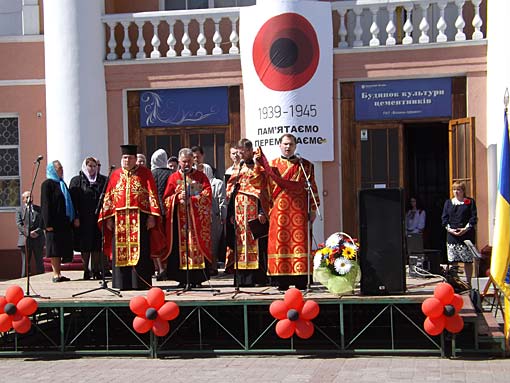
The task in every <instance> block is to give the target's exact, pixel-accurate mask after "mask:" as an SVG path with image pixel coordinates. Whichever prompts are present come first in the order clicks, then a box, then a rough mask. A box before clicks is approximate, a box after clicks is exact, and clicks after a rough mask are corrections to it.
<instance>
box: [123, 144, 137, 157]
mask: <svg viewBox="0 0 510 383" xmlns="http://www.w3.org/2000/svg"><path fill="white" fill-rule="evenodd" d="M120 150H121V152H122V155H125V154H127V155H130V156H131V155H132V156H136V153H137V151H138V147H137V146H136V145H132V144H126V145H121V146H120Z"/></svg>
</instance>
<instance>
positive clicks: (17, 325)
mask: <svg viewBox="0 0 510 383" xmlns="http://www.w3.org/2000/svg"><path fill="white" fill-rule="evenodd" d="M12 327H13V328H14V330H15V331H16V332H17V333H20V334H26V333H27V332H29V331H30V327H32V322H31V321H30V319H28V318H27V317H26V316H23V317H21V319H20V320H16V321H14V320H13V321H12Z"/></svg>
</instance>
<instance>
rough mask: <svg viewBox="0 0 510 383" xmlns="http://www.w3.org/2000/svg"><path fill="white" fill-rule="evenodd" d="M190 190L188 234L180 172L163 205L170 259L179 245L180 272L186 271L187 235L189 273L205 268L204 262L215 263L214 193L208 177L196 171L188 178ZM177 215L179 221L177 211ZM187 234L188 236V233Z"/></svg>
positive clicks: (170, 182) (168, 186)
mask: <svg viewBox="0 0 510 383" xmlns="http://www.w3.org/2000/svg"><path fill="white" fill-rule="evenodd" d="M186 185H187V187H188V193H187V194H188V213H189V216H188V217H189V218H188V221H189V230H186V205H185V203H184V201H181V199H180V194H181V192H182V190H184V178H183V174H182V172H181V171H178V172H175V173H173V174H172V175H171V176H170V177H169V178H168V181H167V184H166V189H165V193H164V194H163V203H164V204H165V207H166V211H167V213H166V228H165V229H166V238H167V245H168V247H167V248H168V255H170V252H171V251H172V245H173V241H175V240H177V241H178V243H179V269H181V270H186V268H187V266H186V234H187V235H188V238H187V240H188V252H189V258H188V264H189V269H190V270H195V269H203V268H205V262H204V259H207V260H208V261H209V262H211V263H212V255H211V211H212V191H211V184H210V183H209V179H208V178H207V176H206V175H205V174H204V173H202V172H200V171H197V170H193V171H192V172H191V173H189V174H186ZM176 208H177V209H178V211H177V221H176V220H175V218H174V209H176ZM174 225H177V228H178V233H179V238H174ZM186 231H187V233H186Z"/></svg>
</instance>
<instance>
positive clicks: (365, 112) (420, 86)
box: [355, 78, 452, 121]
mask: <svg viewBox="0 0 510 383" xmlns="http://www.w3.org/2000/svg"><path fill="white" fill-rule="evenodd" d="M451 95H452V80H451V78H427V79H417V80H389V81H365V82H358V83H356V84H355V101H356V105H355V109H356V120H357V121H363V120H385V119H393V120H395V119H397V120H401V119H410V118H424V117H451V115H452V99H451Z"/></svg>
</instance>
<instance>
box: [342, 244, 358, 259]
mask: <svg viewBox="0 0 510 383" xmlns="http://www.w3.org/2000/svg"><path fill="white" fill-rule="evenodd" d="M342 256H343V257H344V258H345V259H354V258H356V250H355V249H353V248H352V247H348V246H346V247H344V249H343V250H342Z"/></svg>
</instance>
